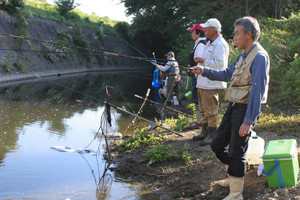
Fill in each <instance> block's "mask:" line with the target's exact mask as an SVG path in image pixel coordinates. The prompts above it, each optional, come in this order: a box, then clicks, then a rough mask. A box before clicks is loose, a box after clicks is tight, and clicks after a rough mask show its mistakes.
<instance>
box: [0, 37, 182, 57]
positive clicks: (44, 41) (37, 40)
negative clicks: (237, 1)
mask: <svg viewBox="0 0 300 200" xmlns="http://www.w3.org/2000/svg"><path fill="white" fill-rule="evenodd" d="M0 35H3V36H7V37H11V38H15V39H24V40H31V41H34V42H40V43H48V44H53V45H59V46H65V47H69V48H76V49H82V50H87V51H96V52H100V53H102V52H103V53H104V54H108V55H111V56H120V57H127V58H133V59H138V60H145V61H149V62H151V60H152V58H150V57H146V56H144V57H136V56H128V55H121V54H117V53H112V52H108V51H102V50H100V49H93V48H86V47H80V46H75V45H72V44H62V43H57V42H52V41H49V40H48V41H47V40H39V39H35V38H28V37H24V36H19V35H13V34H8V33H0ZM131 46H132V45H131ZM135 49H136V48H135ZM1 50H9V49H1ZM14 51H16V50H15V49H14ZM23 51H25V50H23ZM26 51H30V50H26ZM43 52H48V53H55V52H49V51H43ZM138 52H139V53H141V52H140V51H138ZM60 53H67V52H60ZM95 55H99V54H95ZM143 55H144V54H143ZM156 60H157V61H168V60H167V59H160V58H157V59H156ZM171 62H172V61H171ZM177 62H183V63H188V62H187V61H185V60H177Z"/></svg>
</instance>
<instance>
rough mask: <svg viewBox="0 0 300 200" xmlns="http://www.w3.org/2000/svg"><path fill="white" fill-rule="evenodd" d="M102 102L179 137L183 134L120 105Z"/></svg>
mask: <svg viewBox="0 0 300 200" xmlns="http://www.w3.org/2000/svg"><path fill="white" fill-rule="evenodd" d="M104 103H105V104H107V105H109V106H111V107H113V108H115V109H117V110H119V111H122V112H125V113H127V114H129V115H132V116H134V117H136V118H138V119H142V120H144V121H146V122H149V123H151V124H154V125H156V126H157V127H160V128H163V129H165V130H167V131H170V132H172V133H174V134H176V135H179V136H180V137H183V135H181V134H180V133H178V132H176V131H173V130H171V129H169V128H166V127H163V126H161V125H159V124H157V123H156V122H153V121H151V120H148V119H146V118H144V117H141V116H138V115H136V114H133V113H131V112H129V111H127V110H124V109H122V108H120V107H118V106H116V105H113V104H111V103H108V102H107V101H104Z"/></svg>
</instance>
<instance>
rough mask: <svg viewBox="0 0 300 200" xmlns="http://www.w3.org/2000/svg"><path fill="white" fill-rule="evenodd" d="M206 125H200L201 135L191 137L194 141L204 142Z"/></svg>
mask: <svg viewBox="0 0 300 200" xmlns="http://www.w3.org/2000/svg"><path fill="white" fill-rule="evenodd" d="M207 126H208V124H207V123H201V128H202V130H201V133H200V134H199V135H196V136H194V137H193V140H194V141H199V140H204V139H205V138H206V137H207Z"/></svg>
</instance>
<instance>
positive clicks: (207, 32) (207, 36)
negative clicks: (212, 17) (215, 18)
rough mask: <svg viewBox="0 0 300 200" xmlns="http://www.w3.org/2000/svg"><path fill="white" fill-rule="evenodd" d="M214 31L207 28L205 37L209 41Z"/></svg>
mask: <svg viewBox="0 0 300 200" xmlns="http://www.w3.org/2000/svg"><path fill="white" fill-rule="evenodd" d="M213 31H214V29H213V28H212V27H206V28H205V30H204V34H205V37H206V38H207V39H212V36H213Z"/></svg>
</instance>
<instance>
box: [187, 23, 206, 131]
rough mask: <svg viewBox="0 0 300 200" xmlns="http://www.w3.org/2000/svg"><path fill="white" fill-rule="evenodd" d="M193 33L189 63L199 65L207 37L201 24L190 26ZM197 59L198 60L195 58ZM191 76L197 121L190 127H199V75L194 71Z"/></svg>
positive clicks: (189, 73)
mask: <svg viewBox="0 0 300 200" xmlns="http://www.w3.org/2000/svg"><path fill="white" fill-rule="evenodd" d="M188 30H189V31H190V32H191V34H192V39H193V40H194V41H195V45H194V48H193V51H191V52H190V53H189V65H190V66H191V67H193V66H196V65H197V62H196V61H197V59H198V57H202V54H203V51H204V47H205V44H206V38H205V36H204V28H203V27H202V26H200V24H195V25H194V26H193V27H191V28H188ZM195 59H196V60H195ZM187 74H188V75H189V76H190V77H191V81H192V102H193V103H194V104H195V113H196V120H197V121H196V122H194V123H193V124H191V125H190V126H189V128H191V129H197V128H200V127H201V113H200V110H199V104H198V91H197V87H196V85H197V77H196V75H195V74H194V73H191V72H188V73H187Z"/></svg>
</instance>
